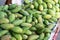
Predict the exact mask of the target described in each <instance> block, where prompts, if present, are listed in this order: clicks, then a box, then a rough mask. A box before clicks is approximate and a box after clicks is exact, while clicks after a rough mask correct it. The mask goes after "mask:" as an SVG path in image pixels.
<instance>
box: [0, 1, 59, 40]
mask: <svg viewBox="0 0 60 40" xmlns="http://www.w3.org/2000/svg"><path fill="white" fill-rule="evenodd" d="M58 18H60V0H33V1H32V2H30V0H24V2H23V4H22V5H16V4H11V5H4V6H3V5H2V6H0V40H48V39H49V37H50V34H51V31H52V29H53V27H54V26H55V24H56V22H57V19H58Z"/></svg>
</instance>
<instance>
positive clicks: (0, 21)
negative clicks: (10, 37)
mask: <svg viewBox="0 0 60 40" xmlns="http://www.w3.org/2000/svg"><path fill="white" fill-rule="evenodd" d="M3 23H9V20H8V19H7V18H2V19H0V24H3Z"/></svg>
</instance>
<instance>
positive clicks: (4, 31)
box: [0, 30, 8, 37]
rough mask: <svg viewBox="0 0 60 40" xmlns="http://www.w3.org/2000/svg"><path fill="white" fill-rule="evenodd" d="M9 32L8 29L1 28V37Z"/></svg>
mask: <svg viewBox="0 0 60 40" xmlns="http://www.w3.org/2000/svg"><path fill="white" fill-rule="evenodd" d="M7 32H8V30H1V31H0V37H1V36H3V35H5V34H6V33H7Z"/></svg>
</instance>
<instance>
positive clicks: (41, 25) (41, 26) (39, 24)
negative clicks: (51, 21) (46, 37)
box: [35, 23, 44, 29]
mask: <svg viewBox="0 0 60 40" xmlns="http://www.w3.org/2000/svg"><path fill="white" fill-rule="evenodd" d="M35 27H36V28H39V29H43V28H44V24H42V23H38V24H36V25H35Z"/></svg>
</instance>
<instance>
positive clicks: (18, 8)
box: [11, 6, 21, 13]
mask: <svg viewBox="0 0 60 40" xmlns="http://www.w3.org/2000/svg"><path fill="white" fill-rule="evenodd" d="M20 10H21V6H17V7H16V8H15V9H12V10H11V12H13V13H16V12H19V11H20Z"/></svg>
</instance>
